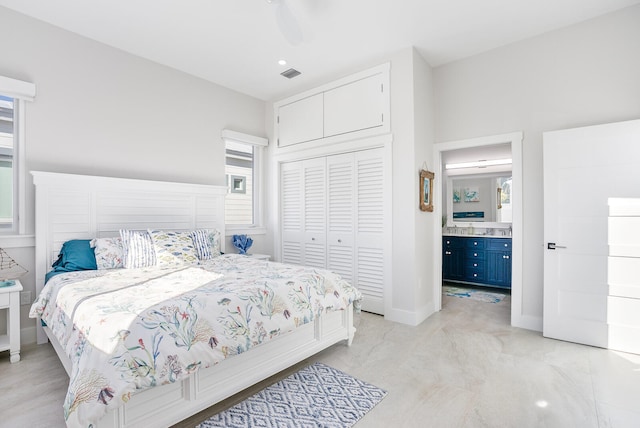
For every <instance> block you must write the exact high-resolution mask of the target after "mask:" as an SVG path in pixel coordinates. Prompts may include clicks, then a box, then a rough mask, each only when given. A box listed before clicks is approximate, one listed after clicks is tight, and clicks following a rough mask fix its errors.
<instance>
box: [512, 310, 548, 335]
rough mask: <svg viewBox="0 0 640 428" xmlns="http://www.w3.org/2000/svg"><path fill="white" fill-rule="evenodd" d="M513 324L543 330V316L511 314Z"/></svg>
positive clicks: (528, 328)
mask: <svg viewBox="0 0 640 428" xmlns="http://www.w3.org/2000/svg"><path fill="white" fill-rule="evenodd" d="M511 326H513V327H519V328H524V329H527V330H533V331H540V332H541V331H542V317H534V316H531V315H519V316H515V315H513V314H511Z"/></svg>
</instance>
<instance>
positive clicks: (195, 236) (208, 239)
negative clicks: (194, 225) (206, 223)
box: [190, 229, 221, 260]
mask: <svg viewBox="0 0 640 428" xmlns="http://www.w3.org/2000/svg"><path fill="white" fill-rule="evenodd" d="M190 235H191V239H192V240H193V245H195V247H196V252H197V253H198V258H199V259H200V260H211V259H212V258H214V257H218V256H219V255H220V254H221V252H220V231H219V230H218V229H213V230H207V229H198V230H194V231H193V232H191V233H190Z"/></svg>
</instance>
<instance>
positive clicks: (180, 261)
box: [149, 230, 198, 267]
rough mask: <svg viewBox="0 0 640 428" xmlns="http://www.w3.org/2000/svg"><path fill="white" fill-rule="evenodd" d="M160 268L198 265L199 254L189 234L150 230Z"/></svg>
mask: <svg viewBox="0 0 640 428" xmlns="http://www.w3.org/2000/svg"><path fill="white" fill-rule="evenodd" d="M149 235H151V240H152V241H153V247H154V249H155V252H156V260H157V263H158V266H164V267H166V266H181V265H185V264H186V265H194V264H198V254H197V253H196V249H195V247H194V245H193V240H192V239H191V236H190V234H189V232H176V231H164V230H149Z"/></svg>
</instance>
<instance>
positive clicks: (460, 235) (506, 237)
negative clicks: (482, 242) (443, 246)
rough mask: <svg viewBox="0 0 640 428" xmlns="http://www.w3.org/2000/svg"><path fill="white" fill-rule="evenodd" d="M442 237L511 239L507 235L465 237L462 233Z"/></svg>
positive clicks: (446, 234) (447, 234)
mask: <svg viewBox="0 0 640 428" xmlns="http://www.w3.org/2000/svg"><path fill="white" fill-rule="evenodd" d="M442 236H456V237H460V238H503V239H511V236H509V235H467V234H464V233H443V234H442Z"/></svg>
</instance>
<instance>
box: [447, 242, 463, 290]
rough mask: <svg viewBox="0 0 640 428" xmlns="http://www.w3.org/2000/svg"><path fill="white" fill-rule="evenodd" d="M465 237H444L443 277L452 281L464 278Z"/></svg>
mask: <svg viewBox="0 0 640 428" xmlns="http://www.w3.org/2000/svg"><path fill="white" fill-rule="evenodd" d="M464 244H465V242H464V238H460V237H457V236H443V237H442V277H443V278H444V279H447V280H451V281H461V280H462V279H464V252H465V248H464Z"/></svg>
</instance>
